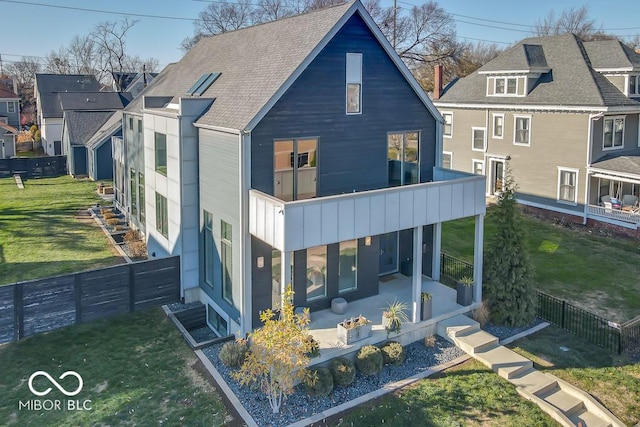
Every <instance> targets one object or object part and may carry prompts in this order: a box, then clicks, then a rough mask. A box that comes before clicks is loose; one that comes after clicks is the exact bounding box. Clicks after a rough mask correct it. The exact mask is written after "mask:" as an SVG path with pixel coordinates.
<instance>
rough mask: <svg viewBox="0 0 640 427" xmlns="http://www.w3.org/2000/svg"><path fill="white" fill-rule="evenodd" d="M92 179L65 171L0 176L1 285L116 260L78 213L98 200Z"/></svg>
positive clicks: (105, 242)
mask: <svg viewBox="0 0 640 427" xmlns="http://www.w3.org/2000/svg"><path fill="white" fill-rule="evenodd" d="M95 188H96V183H95V182H92V181H89V180H75V179H73V178H71V177H69V176H62V177H58V178H43V179H30V180H27V181H26V182H25V188H24V190H20V189H18V187H17V186H16V184H15V181H14V179H13V178H2V179H0V285H6V284H9V283H13V282H16V281H22V280H29V279H35V278H40V277H47V276H52V275H58V274H65V273H70V272H75V271H81V270H87V269H91V268H99V267H104V266H109V265H114V264H117V263H119V262H121V261H120V258H118V257H116V256H115V255H114V252H113V249H112V248H110V246H109V243H108V240H107V238H106V236H105V235H104V233H103V232H102V231H101V230H100V228H99V227H97V225H96V224H95V222H94V221H93V220H91V219H90V218H89V219H88V220H87V219H86V218H85V219H84V220H82V219H79V218H77V217H76V213H77V212H78V211H79V210H86V209H87V208H88V207H89V206H91V205H94V204H95V203H96V202H97V201H99V200H100V199H99V197H98V196H97V194H96V192H95Z"/></svg>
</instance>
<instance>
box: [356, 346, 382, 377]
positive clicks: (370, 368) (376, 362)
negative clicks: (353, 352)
mask: <svg viewBox="0 0 640 427" xmlns="http://www.w3.org/2000/svg"><path fill="white" fill-rule="evenodd" d="M382 366H383V360H382V352H381V351H380V349H379V348H378V347H376V346H373V345H365V346H364V347H362V348H361V349H360V351H359V352H358V355H357V356H356V367H357V368H358V371H360V372H362V374H363V375H366V376H371V375H376V374H379V373H380V371H382Z"/></svg>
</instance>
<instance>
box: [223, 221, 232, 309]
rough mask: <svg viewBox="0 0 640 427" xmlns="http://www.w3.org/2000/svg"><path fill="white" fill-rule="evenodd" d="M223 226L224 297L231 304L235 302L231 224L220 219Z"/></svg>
mask: <svg viewBox="0 0 640 427" xmlns="http://www.w3.org/2000/svg"><path fill="white" fill-rule="evenodd" d="M220 224H221V226H220V228H221V233H220V235H221V239H220V246H221V254H220V263H221V265H222V298H224V299H225V300H226V301H227V302H228V303H229V304H233V255H232V254H233V247H232V243H231V242H232V230H231V224H229V223H228V222H224V221H222V220H221V221H220Z"/></svg>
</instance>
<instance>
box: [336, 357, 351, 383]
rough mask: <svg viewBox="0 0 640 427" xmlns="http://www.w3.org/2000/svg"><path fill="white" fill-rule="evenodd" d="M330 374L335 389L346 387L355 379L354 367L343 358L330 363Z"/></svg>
mask: <svg viewBox="0 0 640 427" xmlns="http://www.w3.org/2000/svg"><path fill="white" fill-rule="evenodd" d="M330 369H331V374H332V375H333V384H334V385H335V386H336V387H339V386H347V385H349V384H351V383H352V382H353V381H354V380H355V379H356V367H355V366H354V365H353V362H352V361H351V360H349V359H347V358H345V357H337V358H335V359H333V360H332V361H331V364H330Z"/></svg>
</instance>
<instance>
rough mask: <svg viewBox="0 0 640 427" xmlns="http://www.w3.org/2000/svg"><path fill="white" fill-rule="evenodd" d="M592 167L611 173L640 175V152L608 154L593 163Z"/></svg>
mask: <svg viewBox="0 0 640 427" xmlns="http://www.w3.org/2000/svg"><path fill="white" fill-rule="evenodd" d="M591 166H593V167H594V168H598V169H604V170H608V171H611V172H619V173H620V172H621V173H628V174H634V175H640V150H634V151H632V152H629V151H627V152H626V153H623V154H607V155H605V156H603V157H601V158H600V159H598V160H597V161H595V162H593V163H592V165H591Z"/></svg>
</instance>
